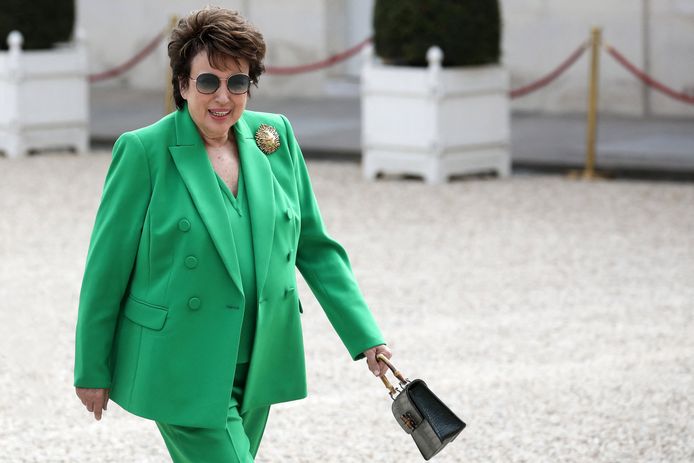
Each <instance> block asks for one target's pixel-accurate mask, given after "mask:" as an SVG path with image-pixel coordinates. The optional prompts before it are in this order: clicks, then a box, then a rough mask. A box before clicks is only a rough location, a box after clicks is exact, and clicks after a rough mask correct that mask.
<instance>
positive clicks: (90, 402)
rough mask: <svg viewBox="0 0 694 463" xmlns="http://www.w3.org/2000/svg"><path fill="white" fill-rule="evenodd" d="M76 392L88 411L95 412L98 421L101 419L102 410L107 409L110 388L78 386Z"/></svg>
mask: <svg viewBox="0 0 694 463" xmlns="http://www.w3.org/2000/svg"><path fill="white" fill-rule="evenodd" d="M75 392H76V393H77V397H79V398H80V400H81V401H82V404H83V405H84V406H85V407H86V409H87V411H88V412H89V413H94V418H95V419H96V420H97V421H99V420H101V416H102V412H103V411H104V410H106V405H107V403H108V397H109V394H108V389H97V388H94V389H92V388H76V391H75Z"/></svg>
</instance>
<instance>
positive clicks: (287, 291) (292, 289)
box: [284, 286, 295, 297]
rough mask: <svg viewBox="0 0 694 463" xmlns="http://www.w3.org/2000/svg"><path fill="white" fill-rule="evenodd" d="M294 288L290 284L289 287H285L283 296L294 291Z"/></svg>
mask: <svg viewBox="0 0 694 463" xmlns="http://www.w3.org/2000/svg"><path fill="white" fill-rule="evenodd" d="M294 290H295V288H294V287H293V286H290V287H289V288H287V289H285V290H284V297H287V296H289V295H290V294H292V293H293V292H294Z"/></svg>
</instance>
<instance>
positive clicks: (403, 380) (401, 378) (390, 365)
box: [376, 354, 410, 390]
mask: <svg viewBox="0 0 694 463" xmlns="http://www.w3.org/2000/svg"><path fill="white" fill-rule="evenodd" d="M376 358H377V359H378V360H380V361H381V362H383V363H385V364H386V365H387V366H388V368H390V371H392V372H393V375H395V377H396V378H398V381H400V384H401V385H405V384H407V383H409V382H410V380H409V379H407V378H405V377H404V376H403V375H402V373H400V370H398V369H397V368H395V365H393V363H392V362H391V361H390V360H389V359H388V357H386V356H385V355H383V354H378V356H376ZM384 378H385V376H381V379H384ZM386 381H388V380H387V379H386ZM386 381H384V382H383V383H384V384H386ZM389 385H390V382H388V383H387V384H386V387H387V388H388V386H389ZM392 387H393V386H392V385H390V388H392ZM390 388H388V390H390Z"/></svg>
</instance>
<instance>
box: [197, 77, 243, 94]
mask: <svg viewBox="0 0 694 463" xmlns="http://www.w3.org/2000/svg"><path fill="white" fill-rule="evenodd" d="M190 80H194V81H195V88H197V89H198V92H200V93H204V94H205V95H209V94H211V93H214V92H216V91H217V89H218V88H219V86H220V85H221V84H222V82H221V81H222V80H226V81H227V88H228V89H229V91H230V92H231V93H233V94H234V95H243V94H244V93H246V92H247V91H248V89H249V88H250V86H251V78H250V77H248V76H247V75H246V74H234V75H233V76H229V77H227V78H226V79H220V78H219V77H217V76H216V75H214V74H211V73H208V72H205V73H203V74H200V75H199V76H198V77H197V78H196V79H193V78H192V77H191V78H190Z"/></svg>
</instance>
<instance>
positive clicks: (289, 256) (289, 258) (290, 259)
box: [287, 251, 292, 262]
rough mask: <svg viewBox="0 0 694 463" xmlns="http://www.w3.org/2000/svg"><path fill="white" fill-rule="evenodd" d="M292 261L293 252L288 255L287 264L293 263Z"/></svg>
mask: <svg viewBox="0 0 694 463" xmlns="http://www.w3.org/2000/svg"><path fill="white" fill-rule="evenodd" d="M291 261H292V251H289V252H288V253H287V262H291Z"/></svg>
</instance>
